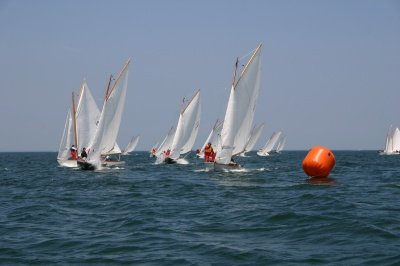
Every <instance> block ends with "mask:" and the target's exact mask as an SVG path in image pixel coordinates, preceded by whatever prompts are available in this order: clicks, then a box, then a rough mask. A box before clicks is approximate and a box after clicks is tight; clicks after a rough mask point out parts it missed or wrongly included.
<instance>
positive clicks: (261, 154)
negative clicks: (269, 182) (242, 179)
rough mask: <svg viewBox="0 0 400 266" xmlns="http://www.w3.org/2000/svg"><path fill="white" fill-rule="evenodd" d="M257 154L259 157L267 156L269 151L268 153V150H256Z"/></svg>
mask: <svg viewBox="0 0 400 266" xmlns="http://www.w3.org/2000/svg"><path fill="white" fill-rule="evenodd" d="M257 155H258V156H261V157H267V156H269V153H268V152H266V153H263V152H257Z"/></svg>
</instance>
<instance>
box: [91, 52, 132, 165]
mask: <svg viewBox="0 0 400 266" xmlns="http://www.w3.org/2000/svg"><path fill="white" fill-rule="evenodd" d="M129 63H130V60H129V61H128V62H127V63H126V64H125V66H124V68H123V69H122V71H121V73H120V74H119V76H118V78H117V79H116V81H115V83H114V85H113V87H112V88H111V89H109V90H107V93H106V96H105V100H104V103H103V109H102V111H101V115H100V119H99V124H98V128H97V131H96V134H95V137H94V139H93V141H92V144H91V145H90V147H89V148H90V151H89V155H88V159H87V161H88V162H89V163H91V164H93V165H98V164H99V163H100V155H101V154H107V153H108V152H110V151H112V150H113V149H114V147H115V144H116V139H117V135H118V131H119V127H120V124H121V119H122V113H123V109H124V105H125V97H126V90H127V87H128V66H129Z"/></svg>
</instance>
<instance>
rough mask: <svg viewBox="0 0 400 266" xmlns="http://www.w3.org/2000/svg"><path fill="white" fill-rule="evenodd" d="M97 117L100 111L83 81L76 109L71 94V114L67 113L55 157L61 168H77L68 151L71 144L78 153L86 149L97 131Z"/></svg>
mask: <svg viewBox="0 0 400 266" xmlns="http://www.w3.org/2000/svg"><path fill="white" fill-rule="evenodd" d="M71 113H72V114H71ZM99 116H100V110H99V108H98V107H97V104H96V102H95V100H94V98H93V95H92V93H91V91H90V90H89V87H88V85H87V83H86V81H83V83H82V85H81V89H80V93H79V96H78V103H77V105H76V107H75V97H74V93H72V112H71V111H68V117H67V121H66V123H65V127H64V133H63V137H62V141H61V144H60V149H59V155H58V156H57V161H58V162H59V164H60V165H61V166H66V167H77V163H76V160H73V159H70V158H69V149H70V147H71V145H72V144H73V145H74V146H75V147H76V149H77V151H79V150H81V149H80V148H83V147H87V146H88V145H89V144H90V142H91V140H92V138H93V136H94V133H95V132H96V129H97V123H98V119H99Z"/></svg>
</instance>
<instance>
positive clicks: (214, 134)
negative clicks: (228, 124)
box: [196, 119, 224, 159]
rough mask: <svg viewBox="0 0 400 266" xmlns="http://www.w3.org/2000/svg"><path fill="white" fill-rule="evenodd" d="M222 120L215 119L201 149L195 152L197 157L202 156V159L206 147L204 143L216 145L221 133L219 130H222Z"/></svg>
mask: <svg viewBox="0 0 400 266" xmlns="http://www.w3.org/2000/svg"><path fill="white" fill-rule="evenodd" d="M223 124H224V123H223V121H222V122H221V121H219V120H218V119H217V121H216V122H215V124H214V126H213V128H212V129H211V132H210V134H209V135H208V137H207V139H206V141H205V142H204V144H203V146H202V147H201V149H200V150H199V152H198V153H197V154H196V156H197V157H198V158H202V159H204V148H205V147H206V145H207V144H208V143H211V145H214V146H216V145H217V142H218V136H219V135H220V134H221V130H222V125H223Z"/></svg>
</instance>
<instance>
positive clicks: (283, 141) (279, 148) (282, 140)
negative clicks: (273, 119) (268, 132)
mask: <svg viewBox="0 0 400 266" xmlns="http://www.w3.org/2000/svg"><path fill="white" fill-rule="evenodd" d="M285 144H286V136H284V135H281V138H280V139H279V142H278V145H277V147H276V152H277V153H280V152H281V151H282V150H283V148H284V147H285Z"/></svg>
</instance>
